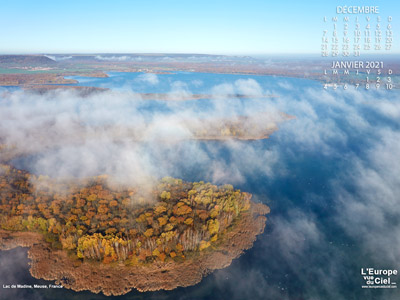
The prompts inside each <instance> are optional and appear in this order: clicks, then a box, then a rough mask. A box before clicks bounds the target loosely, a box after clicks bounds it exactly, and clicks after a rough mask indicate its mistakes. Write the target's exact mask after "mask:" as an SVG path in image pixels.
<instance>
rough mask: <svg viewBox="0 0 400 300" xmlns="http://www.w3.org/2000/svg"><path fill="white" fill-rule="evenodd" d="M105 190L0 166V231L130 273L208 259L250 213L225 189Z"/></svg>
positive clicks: (173, 182)
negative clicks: (35, 237)
mask: <svg viewBox="0 0 400 300" xmlns="http://www.w3.org/2000/svg"><path fill="white" fill-rule="evenodd" d="M108 182H109V181H108V180H107V176H98V177H93V178H88V179H85V180H83V181H80V182H79V184H78V183H77V182H74V181H72V180H71V181H69V182H66V181H63V182H59V181H56V180H54V179H50V178H48V177H46V176H35V175H32V174H29V173H28V172H26V171H23V170H18V169H16V168H14V167H12V166H9V165H0V200H1V202H0V227H1V228H2V229H4V230H11V231H34V232H40V233H42V234H43V235H44V237H45V238H46V241H47V242H49V243H51V245H52V247H54V248H58V249H65V250H68V251H69V252H70V253H71V255H76V257H77V258H79V259H84V260H97V261H102V262H103V263H111V262H113V261H121V262H124V263H125V264H127V265H130V264H138V263H149V262H153V261H156V260H159V261H165V260H175V261H179V260H182V259H184V258H185V257H187V256H188V255H189V256H190V255H195V254H196V253H199V252H201V251H206V249H207V248H209V247H210V246H212V245H216V244H217V243H218V241H220V240H221V239H222V238H223V235H224V232H226V230H228V229H229V226H233V221H234V220H235V219H236V218H238V217H240V213H241V212H242V211H246V210H248V209H249V208H250V198H251V195H250V194H248V193H244V192H240V191H239V190H234V189H233V187H232V186H231V185H224V186H220V187H218V186H215V185H212V184H210V183H204V182H194V183H190V182H184V181H182V180H180V179H174V178H171V177H166V178H163V179H162V180H161V181H160V182H158V183H157V184H155V185H154V186H153V187H152V189H151V190H149V191H146V192H143V191H141V190H140V189H139V187H131V188H126V187H115V186H114V185H113V186H112V187H111V185H110V184H109V183H108Z"/></svg>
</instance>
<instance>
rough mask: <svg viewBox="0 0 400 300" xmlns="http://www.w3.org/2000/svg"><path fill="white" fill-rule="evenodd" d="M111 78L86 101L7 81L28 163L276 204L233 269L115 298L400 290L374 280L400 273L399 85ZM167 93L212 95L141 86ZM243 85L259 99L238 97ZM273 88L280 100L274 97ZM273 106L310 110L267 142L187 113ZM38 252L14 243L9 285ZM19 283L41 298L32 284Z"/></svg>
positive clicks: (11, 130) (0, 109)
mask: <svg viewBox="0 0 400 300" xmlns="http://www.w3.org/2000/svg"><path fill="white" fill-rule="evenodd" d="M110 75H111V77H110V78H93V79H91V78H89V79H87V80H88V81H89V83H88V82H85V83H84V84H85V85H91V86H98V87H107V88H114V90H112V91H109V92H105V93H99V94H94V95H91V96H89V97H86V98H82V97H79V96H78V95H77V94H75V93H73V92H54V93H49V94H48V95H45V96H43V95H34V94H29V93H24V92H22V91H11V92H10V91H7V92H6V91H4V92H2V91H1V90H0V120H1V121H0V134H1V137H2V139H3V141H4V140H5V141H6V143H7V144H13V145H17V148H18V149H21V151H22V150H23V151H22V152H24V151H26V153H29V155H28V156H26V157H25V158H22V159H18V160H15V161H14V163H15V164H16V165H18V166H19V167H24V168H27V169H29V170H30V171H32V172H34V173H36V174H47V175H50V176H56V177H57V176H58V177H68V176H81V177H85V176H93V175H99V174H103V173H107V174H111V175H112V176H114V177H115V178H117V180H119V181H121V182H123V183H125V184H130V183H138V184H140V183H141V182H142V181H143V180H148V178H160V177H163V176H167V175H168V176H175V177H179V178H182V179H184V180H188V181H193V180H195V181H199V180H204V181H211V182H213V183H216V184H223V183H231V184H233V185H234V186H235V187H237V188H240V189H241V190H243V191H246V192H249V193H252V194H253V199H255V201H259V202H263V203H266V204H267V205H269V206H270V207H271V214H270V215H269V216H268V220H267V226H266V230H265V232H264V234H262V235H261V236H259V237H258V239H257V241H256V242H255V244H254V247H253V248H252V249H250V250H248V251H246V253H245V254H244V255H243V256H241V257H240V258H239V259H236V260H235V261H234V262H233V263H232V265H231V266H230V267H228V268H226V269H223V270H217V271H215V272H214V273H212V274H211V275H209V276H207V277H206V278H204V279H203V281H202V282H201V283H199V284H197V285H195V286H193V287H188V288H178V289H176V290H173V291H162V292H154V293H152V292H151V293H139V292H136V291H133V292H131V293H129V294H127V295H125V296H121V297H111V298H118V299H145V298H146V299H147V298H151V299H398V298H399V297H400V291H399V290H398V289H391V290H389V289H388V290H385V289H370V290H366V289H362V288H361V285H363V284H364V282H363V280H362V276H361V275H360V268H366V267H373V268H382V269H384V268H387V269H400V263H399V261H400V259H399V255H400V224H399V221H398V220H400V205H399V204H400V197H399V195H400V160H399V156H400V93H399V92H398V91H363V90H358V91H357V90H347V91H340V90H336V91H324V90H323V89H322V86H321V85H320V84H319V83H317V82H313V81H308V80H302V79H290V78H283V77H269V76H243V75H222V74H202V73H176V74H157V75H155V74H136V73H135V74H133V73H124V74H119V73H111V74H110ZM78 79H79V78H78ZM82 84H83V83H82ZM154 92H158V93H170V94H173V95H176V96H177V97H178V96H182V95H186V94H190V93H198V94H200V93H203V94H209V95H212V97H211V98H210V99H205V100H204V99H200V100H191V101H185V102H182V101H179V102H178V101H170V102H162V101H150V100H143V99H141V97H140V95H139V94H138V93H154ZM234 93H241V94H251V95H254V98H251V99H243V98H242V99H233V98H229V97H228V96H227V95H231V94H234ZM270 94H275V95H278V96H279V97H278V98H262V97H261V96H262V95H270ZM257 96H259V97H257ZM260 111H267V112H271V113H277V112H278V111H280V112H285V113H287V114H290V115H294V116H296V119H294V120H290V121H286V122H283V123H281V124H279V130H278V131H277V132H275V133H274V134H272V136H271V137H270V138H269V139H266V140H258V141H233V140H232V141H222V142H220V141H196V140H191V139H190V133H188V131H187V128H186V127H185V126H184V125H182V124H184V123H182V120H198V119H201V118H208V117H221V116H237V115H248V116H252V115H253V116H254V115H256V113H257V112H260ZM257 121H258V122H264V121H265V120H263V119H262V118H260V120H257ZM129 128H139V129H140V131H141V132H144V133H145V134H144V136H145V139H143V140H141V141H140V142H139V143H138V142H133V141H131V140H129V139H128V138H127V134H126V132H127V130H128V129H129ZM128 132H129V131H128ZM160 136H161V137H163V139H160ZM165 137H166V138H165ZM168 140H169V141H168ZM32 153H33V154H32ZM24 257H25V253H24V251H23V250H21V248H18V249H15V250H11V251H5V252H1V253H0V265H1V270H2V271H1V272H0V274H1V276H0V284H3V283H5V284H7V283H11V282H10V281H13V282H15V283H20V284H25V283H27V282H28V281H30V280H33V281H35V280H34V279H31V278H29V276H26V272H27V270H28V266H27V265H26V266H25V270H26V271H21V270H22V269H24V265H25V264H21V266H20V264H18V265H15V266H14V265H12V264H10V263H9V262H10V261H11V260H12V261H24ZM5 270H7V271H5ZM24 274H25V275H24ZM395 279H396V280H397V282H399V280H398V278H395ZM13 292H15V295H16V297H17V298H19V299H32V298H29V297H28V296H27V292H26V291H23V290H15V291H13ZM34 294H35V297H37V298H35V299H54V298H60V299H62V298H65V299H105V298H109V297H105V296H102V295H94V294H91V293H88V292H83V293H82V292H80V293H75V292H73V291H69V290H49V291H40V290H35V291H34ZM1 297H4V296H2V295H0V298H1ZM2 299H6V298H2Z"/></svg>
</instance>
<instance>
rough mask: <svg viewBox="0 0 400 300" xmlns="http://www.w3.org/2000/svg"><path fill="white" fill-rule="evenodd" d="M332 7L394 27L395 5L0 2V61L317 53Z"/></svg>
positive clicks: (222, 0)
mask: <svg viewBox="0 0 400 300" xmlns="http://www.w3.org/2000/svg"><path fill="white" fill-rule="evenodd" d="M337 5H378V6H379V7H380V15H381V16H382V17H386V16H388V15H390V14H391V15H393V22H394V27H397V28H398V27H399V22H400V4H399V1H395V0H390V1H383V0H376V1H371V0H365V1H359V0H357V1H352V2H351V3H348V1H335V0H329V1H320V0H318V1H317V0H304V1H267V0H265V1H260V0H247V1H235V0H219V1H216V0H214V1H212V0H204V1H181V0H180V1H177V0H169V1H161V0H150V1H126V0H113V1H111V0H85V1H77V0H70V1H45V0H38V1H30V0H13V1H9V0H0V53H2V54H6V53H7V54H10V53H139V52H142V53H143V52H153V53H154V52H155V53H160V52H161V53H162V52H164V53H209V54H249V55H251V54H253V55H254V54H291V53H319V52H320V47H321V37H322V30H323V29H324V26H326V25H324V23H323V17H324V16H327V17H328V18H329V17H333V16H336V6H337ZM394 33H395V34H396V30H394ZM395 37H396V35H395ZM393 47H394V51H396V52H398V53H399V52H400V46H399V42H398V41H396V39H395V41H394V45H393Z"/></svg>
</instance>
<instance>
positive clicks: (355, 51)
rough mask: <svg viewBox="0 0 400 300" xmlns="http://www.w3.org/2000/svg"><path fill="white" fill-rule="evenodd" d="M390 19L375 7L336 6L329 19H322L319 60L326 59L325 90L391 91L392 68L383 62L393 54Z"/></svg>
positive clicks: (392, 24)
mask: <svg viewBox="0 0 400 300" xmlns="http://www.w3.org/2000/svg"><path fill="white" fill-rule="evenodd" d="M394 23H395V20H393V16H392V15H391V14H384V13H382V12H381V9H380V7H379V6H336V7H335V8H334V7H332V15H329V16H324V17H323V27H324V29H323V31H322V43H321V56H322V57H324V58H326V59H327V60H328V59H329V60H330V61H331V65H330V67H329V69H324V71H323V73H324V75H327V76H331V78H332V81H335V82H332V83H326V84H324V89H327V88H333V89H337V88H343V89H347V88H348V86H349V85H352V86H354V87H355V88H356V89H358V88H363V89H366V90H369V89H371V88H372V89H381V88H383V89H387V90H391V89H393V88H394V82H393V78H392V77H393V67H394V66H393V64H392V66H391V64H390V62H388V61H387V60H386V58H387V57H388V56H390V54H393V51H392V50H393V48H392V46H393V43H394V42H395V41H396V40H395V39H396V35H395V34H394V30H393V29H394Z"/></svg>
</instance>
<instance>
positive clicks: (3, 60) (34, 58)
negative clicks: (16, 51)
mask: <svg viewBox="0 0 400 300" xmlns="http://www.w3.org/2000/svg"><path fill="white" fill-rule="evenodd" d="M55 63H56V62H55V61H54V60H52V59H50V58H48V57H47V56H44V55H0V64H25V65H32V64H40V65H50V64H55Z"/></svg>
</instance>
